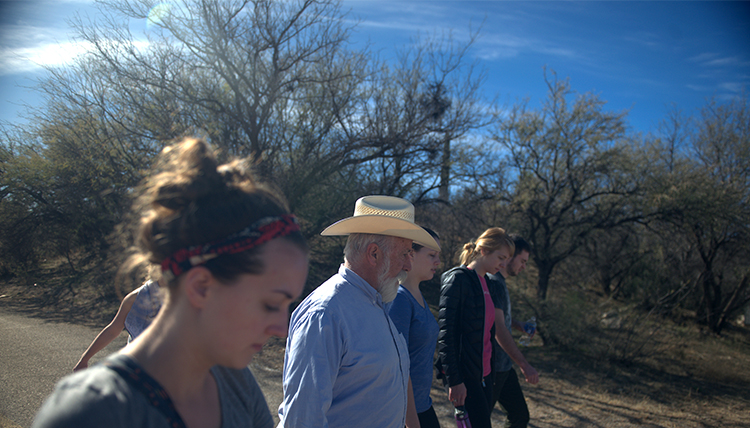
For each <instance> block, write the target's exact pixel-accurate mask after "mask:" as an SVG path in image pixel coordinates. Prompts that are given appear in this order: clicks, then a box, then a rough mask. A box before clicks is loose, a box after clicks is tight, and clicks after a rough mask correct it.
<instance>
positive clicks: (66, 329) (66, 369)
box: [0, 300, 455, 428]
mask: <svg viewBox="0 0 750 428" xmlns="http://www.w3.org/2000/svg"><path fill="white" fill-rule="evenodd" d="M102 327H103V326H102ZM98 332H99V329H96V328H91V327H84V326H81V325H76V324H73V323H67V322H58V321H47V320H45V319H42V318H39V317H37V316H31V315H28V314H24V313H22V312H18V311H17V310H14V309H11V308H8V307H7V306H5V305H3V302H2V300H0V428H19V427H22V428H27V427H30V426H31V423H32V421H33V420H34V415H35V414H36V411H37V410H38V409H39V406H41V405H42V403H43V402H44V400H45V398H46V397H47V396H48V395H49V394H50V393H51V392H52V389H53V387H54V385H55V383H56V382H57V381H58V380H59V379H61V378H62V377H64V376H66V375H67V374H69V373H71V371H72V369H73V366H74V365H75V363H76V362H77V361H78V358H80V356H81V354H82V353H83V351H84V350H85V349H86V347H87V346H88V345H89V343H91V341H92V340H93V339H94V337H96V335H97V333H98ZM126 342H127V334H125V333H123V334H121V335H120V337H119V338H118V339H117V340H115V341H114V342H112V343H111V344H110V345H109V346H108V347H107V348H105V349H104V350H103V351H101V352H99V353H98V354H97V355H96V356H95V357H94V358H93V359H92V360H91V364H93V363H95V362H96V361H99V360H101V359H102V358H104V357H105V356H107V355H108V354H110V353H112V352H116V351H117V350H118V349H120V348H122V347H123V346H125V343H126ZM264 353H265V356H264V357H260V358H256V359H255V360H253V362H252V363H250V368H251V370H252V371H253V374H254V375H255V378H256V379H257V380H258V383H259V384H260V387H261V389H262V390H263V393H264V395H265V396H266V401H267V402H268V407H269V408H270V410H271V415H272V416H273V418H274V421H275V422H276V423H278V416H277V415H276V410H277V409H278V406H279V403H281V399H282V389H281V370H280V361H282V360H283V341H282V342H281V345H280V347H279V346H277V347H275V348H273V349H267V350H264ZM433 390H434V388H433ZM433 404H434V405H435V410H436V412H437V413H438V415H439V417H440V419H441V423H442V425H443V426H451V424H455V422H453V421H452V418H451V411H450V407H449V406H448V405H447V402H446V400H445V393H437V394H433Z"/></svg>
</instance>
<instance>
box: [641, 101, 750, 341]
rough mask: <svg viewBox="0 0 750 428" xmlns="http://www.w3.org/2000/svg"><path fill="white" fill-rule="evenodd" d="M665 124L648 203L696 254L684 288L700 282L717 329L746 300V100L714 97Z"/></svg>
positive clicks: (749, 133) (710, 322)
mask: <svg viewBox="0 0 750 428" xmlns="http://www.w3.org/2000/svg"><path fill="white" fill-rule="evenodd" d="M667 125H668V126H666V127H665V130H664V131H663V132H662V134H663V137H662V138H661V139H659V140H657V142H656V144H657V146H658V148H659V150H660V153H661V154H662V156H661V158H662V159H664V160H666V161H668V162H665V163H666V167H665V168H663V169H662V170H661V171H662V172H661V173H660V174H657V175H656V176H655V177H654V179H653V186H654V188H655V191H654V192H653V200H652V204H653V205H654V206H655V207H657V211H658V212H659V213H660V220H661V221H662V222H663V223H665V224H667V225H670V226H672V227H673V228H674V229H673V230H674V231H675V232H677V233H680V234H681V235H682V236H684V237H685V239H686V240H687V242H688V243H689V245H688V246H687V247H686V248H685V249H684V251H685V252H686V253H688V254H692V255H694V256H695V257H696V258H697V270H698V273H699V274H698V275H696V276H695V279H694V280H692V281H689V282H685V283H686V285H685V286H684V287H682V289H687V288H688V285H690V286H692V287H696V288H697V289H698V290H700V292H699V293H698V296H699V297H698V303H697V307H696V314H697V316H698V319H699V321H701V322H703V323H705V324H706V325H707V326H708V327H709V328H710V329H711V330H713V331H714V332H716V333H719V332H721V330H722V329H723V327H724V326H725V325H726V323H727V321H728V319H729V317H730V316H731V315H732V314H733V313H735V312H737V311H738V310H739V309H740V308H741V307H742V306H743V305H744V304H746V303H747V302H748V301H750V269H748V268H747V267H746V262H745V261H746V259H747V257H748V255H750V245H749V244H748V239H749V238H750V205H749V204H748V202H750V102H749V101H748V99H747V97H744V98H742V99H739V100H734V101H732V102H729V103H724V104H719V103H717V102H716V101H715V100H714V101H712V102H710V103H709V104H708V105H707V106H706V107H704V108H703V109H702V111H701V112H700V115H699V117H697V118H696V119H694V120H690V119H689V118H688V119H685V118H681V117H680V116H678V115H673V116H672V117H671V120H670V121H669V122H668V124H667ZM675 136H679V138H675ZM674 147H677V148H678V149H679V150H675V149H674ZM679 295H681V294H678V293H674V294H673V296H667V297H670V298H674V297H677V296H679Z"/></svg>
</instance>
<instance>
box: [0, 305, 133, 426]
mask: <svg viewBox="0 0 750 428" xmlns="http://www.w3.org/2000/svg"><path fill="white" fill-rule="evenodd" d="M98 332H99V331H98V330H97V329H94V328H90V327H83V326H80V325H75V324H71V323H60V322H51V321H45V320H43V319H40V318H34V317H29V316H27V315H25V314H23V313H20V312H16V311H14V310H11V309H9V308H7V307H5V306H3V305H2V304H0V427H2V428H9V427H14V428H15V427H19V426H20V427H29V426H31V422H32V420H33V419H34V414H35V413H36V411H37V409H38V408H39V406H41V404H42V402H44V399H45V398H46V397H47V395H49V394H50V392H52V388H53V387H54V385H55V383H56V382H57V381H58V380H59V379H60V378H62V377H63V376H65V375H67V374H69V373H71V371H72V369H73V366H74V365H75V363H76V362H78V358H79V357H80V356H81V354H82V353H83V351H84V350H85V349H86V347H87V346H88V345H89V343H91V341H92V340H93V339H94V337H96V334H97V333H98ZM126 342H127V335H126V334H122V335H120V337H119V338H118V339H116V340H115V341H114V342H112V343H111V344H110V345H109V346H108V347H107V348H105V349H104V350H103V351H102V352H100V353H99V354H97V355H96V356H95V357H94V358H93V359H92V361H91V362H92V363H93V362H96V361H98V360H99V359H101V358H102V357H104V356H106V355H107V354H109V353H111V352H114V351H117V350H118V349H120V348H121V347H122V346H124V345H125V343H126Z"/></svg>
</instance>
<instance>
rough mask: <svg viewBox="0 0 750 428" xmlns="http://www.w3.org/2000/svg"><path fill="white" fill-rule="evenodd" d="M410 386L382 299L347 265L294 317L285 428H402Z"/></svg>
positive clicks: (405, 357) (282, 410)
mask: <svg viewBox="0 0 750 428" xmlns="http://www.w3.org/2000/svg"><path fill="white" fill-rule="evenodd" d="M408 381H409V352H408V350H407V347H406V341H405V340H404V338H403V336H402V335H401V333H399V332H398V330H396V327H395V326H394V325H393V322H392V321H391V319H390V317H389V316H388V313H387V312H386V310H385V308H384V307H383V300H382V299H381V296H380V293H378V292H377V291H376V290H375V289H374V288H373V287H372V286H370V284H368V283H367V282H366V281H365V280H363V279H362V278H361V277H360V276H359V275H357V274H356V273H354V272H353V271H351V270H349V269H347V268H345V267H344V266H343V265H341V267H340V268H339V272H338V274H336V275H334V276H332V277H331V278H330V279H328V281H326V282H324V283H323V284H322V285H321V286H320V287H318V288H317V289H315V291H313V292H312V293H310V295H309V296H307V298H306V299H305V300H304V301H303V302H302V303H301V304H300V305H299V307H297V309H296V310H295V311H294V312H293V313H292V318H291V321H290V323H289V336H288V337H287V341H286V354H285V356H284V401H283V402H282V403H281V405H280V406H279V427H346V428H351V427H372V428H389V427H392V428H403V427H404V425H405V420H406V388H407V384H408Z"/></svg>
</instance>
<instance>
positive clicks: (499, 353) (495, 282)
mask: <svg viewBox="0 0 750 428" xmlns="http://www.w3.org/2000/svg"><path fill="white" fill-rule="evenodd" d="M489 278H490V284H489V288H490V295H491V296H492V303H493V304H494V305H495V307H496V308H498V309H502V311H503V315H505V319H504V320H503V321H504V323H505V327H506V328H507V329H508V331H510V329H511V325H512V323H513V318H512V317H511V315H510V295H508V287H507V286H506V285H505V278H504V277H503V276H502V275H501V274H500V273H497V274H493V275H489ZM492 346H493V347H494V348H495V364H494V368H495V371H496V372H507V371H508V370H510V369H512V368H513V360H511V359H510V356H509V355H508V354H507V353H506V352H505V351H504V350H503V348H502V347H501V346H500V344H499V343H497V340H494V339H493V340H492Z"/></svg>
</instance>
